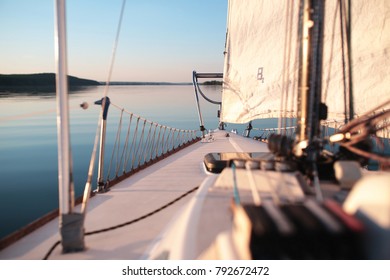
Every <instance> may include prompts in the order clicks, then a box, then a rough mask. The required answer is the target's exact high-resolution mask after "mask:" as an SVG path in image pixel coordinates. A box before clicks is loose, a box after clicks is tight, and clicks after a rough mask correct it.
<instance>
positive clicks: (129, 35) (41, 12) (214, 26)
mask: <svg viewBox="0 0 390 280" xmlns="http://www.w3.org/2000/svg"><path fill="white" fill-rule="evenodd" d="M54 3H55V1H54V0H0V74H25V73H26V74H27V73H48V72H55V64H54ZM121 7H122V0H68V1H67V4H66V8H67V10H66V13H67V38H68V42H67V49H68V74H69V75H73V76H77V77H81V78H87V79H94V80H97V81H106V80H107V77H108V72H109V65H110V61H111V56H112V50H113V45H114V41H115V36H116V31H117V26H118V22H119V17H120V10H121ZM226 15H227V0H127V1H126V6H125V13H124V18H123V23H122V28H121V33H120V38H119V43H118V49H117V53H116V59H115V64H114V68H113V73H112V78H111V80H112V81H145V82H146V81H150V82H160V81H161V82H162V81H164V82H190V81H191V79H192V71H193V70H196V71H197V72H222V71H223V51H224V46H225V34H226Z"/></svg>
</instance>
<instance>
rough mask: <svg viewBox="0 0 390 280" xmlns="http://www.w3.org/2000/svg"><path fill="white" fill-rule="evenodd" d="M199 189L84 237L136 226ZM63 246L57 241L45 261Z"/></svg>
mask: <svg viewBox="0 0 390 280" xmlns="http://www.w3.org/2000/svg"><path fill="white" fill-rule="evenodd" d="M197 189H199V186H196V187H195V188H192V189H190V190H189V191H187V192H185V193H183V194H182V195H180V196H179V197H177V198H175V199H173V200H171V201H170V202H168V203H167V204H165V205H163V206H161V207H159V208H157V209H156V210H153V211H151V212H149V213H147V214H145V215H142V216H141V217H138V218H136V219H133V220H131V221H127V222H124V223H121V224H119V225H115V226H112V227H108V228H103V229H99V230H95V231H90V232H86V233H85V234H84V236H88V235H94V234H98V233H103V232H107V231H111V230H115V229H118V228H122V227H125V226H128V225H131V224H134V223H136V222H139V221H142V220H145V219H146V218H148V217H151V216H153V215H155V214H157V213H158V212H161V211H162V210H164V209H165V208H168V207H169V206H171V205H173V204H175V203H176V202H178V201H179V200H181V199H183V198H184V197H186V196H187V195H189V194H191V193H193V192H194V191H196V190H197ZM60 244H61V241H59V240H58V241H56V242H55V243H54V244H53V245H52V246H51V247H50V249H49V250H48V252H47V253H46V255H45V256H44V257H43V260H48V259H49V257H50V255H51V254H52V253H53V251H54V249H55V248H56V247H57V246H58V245H60Z"/></svg>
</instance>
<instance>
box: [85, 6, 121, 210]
mask: <svg viewBox="0 0 390 280" xmlns="http://www.w3.org/2000/svg"><path fill="white" fill-rule="evenodd" d="M125 6H126V0H123V2H122V7H121V12H120V17H119V22H118V27H117V32H116V37H115V41H114V46H113V49H112V54H111V63H110V67H109V71H108V76H107V81H106V85H105V89H104V94H103V99H102V107H101V108H102V109H101V112H100V115H99V119H98V125H97V129H96V134H95V141H94V145H93V150H92V155H91V160H90V162H89V168H88V179H87V182H86V184H85V188H84V197H83V203H82V207H81V213H83V214H84V216H85V213H86V208H87V203H88V200H89V196H90V193H91V190H92V174H93V169H94V163H95V159H96V154H97V146H98V143H99V132H100V127H101V125H102V121H103V112H104V108H105V105H106V100H107V98H106V97H107V95H108V89H109V85H110V81H111V76H112V71H113V68H114V62H115V56H116V50H117V47H118V42H119V35H120V30H121V26H122V19H123V14H124V10H125Z"/></svg>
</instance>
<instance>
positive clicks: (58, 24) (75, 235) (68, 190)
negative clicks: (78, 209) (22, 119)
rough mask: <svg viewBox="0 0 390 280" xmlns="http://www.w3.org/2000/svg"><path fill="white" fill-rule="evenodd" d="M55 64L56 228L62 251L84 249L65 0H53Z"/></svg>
mask: <svg viewBox="0 0 390 280" xmlns="http://www.w3.org/2000/svg"><path fill="white" fill-rule="evenodd" d="M55 11H56V18H55V19H56V21H55V31H54V33H55V34H54V38H55V64H56V73H57V74H56V92H57V137H58V188H59V212H60V219H59V220H60V222H59V228H60V233H61V243H62V248H63V252H64V253H66V252H72V251H80V250H83V249H84V230H83V216H82V215H81V214H79V213H74V212H73V211H74V186H73V178H72V157H71V149H70V135H69V104H68V79H67V72H68V69H67V59H66V57H67V50H66V20H65V18H66V15H65V0H56V2H55Z"/></svg>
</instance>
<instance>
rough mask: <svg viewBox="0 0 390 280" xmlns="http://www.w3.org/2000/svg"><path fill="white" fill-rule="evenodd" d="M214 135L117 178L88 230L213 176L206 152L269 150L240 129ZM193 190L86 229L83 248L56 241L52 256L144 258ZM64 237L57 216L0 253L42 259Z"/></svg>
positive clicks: (91, 211)
mask: <svg viewBox="0 0 390 280" xmlns="http://www.w3.org/2000/svg"><path fill="white" fill-rule="evenodd" d="M213 136H214V141H211V142H208V143H202V142H198V143H196V144H193V145H191V146H189V147H187V148H185V149H183V150H181V151H179V152H177V153H175V154H173V155H171V156H169V157H168V158H166V159H164V160H162V161H160V162H158V163H155V164H154V165H152V166H150V167H148V168H146V169H144V170H142V171H140V172H138V173H136V174H135V175H133V176H131V177H129V178H128V179H126V180H124V181H122V182H120V183H118V184H117V185H115V186H114V187H112V188H111V190H110V191H109V192H107V193H103V194H98V195H96V196H94V197H92V198H91V200H90V202H89V205H88V212H87V216H86V221H85V231H86V233H88V232H92V231H95V230H100V229H105V228H110V227H114V226H116V225H119V224H123V223H126V222H129V221H132V220H134V219H137V218H139V217H142V216H144V215H146V214H148V213H151V212H153V211H154V210H156V209H158V208H160V207H162V206H164V205H166V204H167V203H169V202H171V201H173V200H174V199H176V198H177V197H179V196H181V195H182V194H184V193H186V192H187V191H189V190H191V189H193V188H195V187H197V186H199V185H200V184H201V182H202V181H203V180H204V179H205V178H206V177H207V176H209V175H208V174H207V172H206V171H205V169H204V167H203V164H202V161H203V158H204V156H205V155H206V154H207V153H211V152H215V153H218V152H243V151H245V152H266V151H267V147H266V145H265V144H264V143H262V142H258V141H254V140H251V139H247V138H243V137H241V136H238V135H235V134H230V137H226V132H224V131H216V132H214V133H213ZM237 138H240V139H239V142H238V141H236V139H237ZM192 195H193V194H190V195H188V196H186V197H184V198H183V199H181V200H179V201H178V202H176V203H174V204H172V205H171V206H169V207H167V208H165V209H164V210H162V211H161V212H158V213H155V214H154V215H151V216H148V217H146V218H145V219H142V220H140V221H138V222H136V223H133V224H131V225H128V226H124V227H121V228H117V229H114V230H110V231H106V232H102V233H99V234H94V235H87V236H86V237H85V244H86V248H87V249H86V250H85V251H83V252H79V253H68V254H62V253H61V246H57V247H56V248H55V250H54V251H53V252H52V253H51V255H50V257H49V259H139V258H143V257H144V254H145V252H146V251H148V250H149V249H150V248H151V247H152V246H153V243H154V242H155V241H156V240H157V239H158V236H159V235H160V234H161V232H162V230H163V229H164V228H165V227H166V226H167V224H168V223H169V222H170V220H171V219H172V218H174V217H175V216H176V215H177V214H178V213H179V212H180V209H181V208H182V207H183V206H184V205H185V204H186V203H187V202H188V201H189V200H190V198H191V196H192ZM77 211H78V209H77ZM59 239H60V236H59V233H58V219H55V220H53V221H51V222H49V223H48V224H46V225H44V226H43V227H41V228H40V229H38V230H36V231H34V232H33V233H31V234H30V235H28V236H26V237H24V238H23V239H22V240H20V241H19V242H17V243H15V244H13V245H11V246H9V247H7V248H5V249H4V250H3V251H1V252H0V258H1V259H42V258H43V257H44V256H45V255H46V253H47V252H48V251H49V250H50V248H51V247H52V245H53V244H54V243H55V242H56V241H58V240H59ZM38 244H39V245H38Z"/></svg>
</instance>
